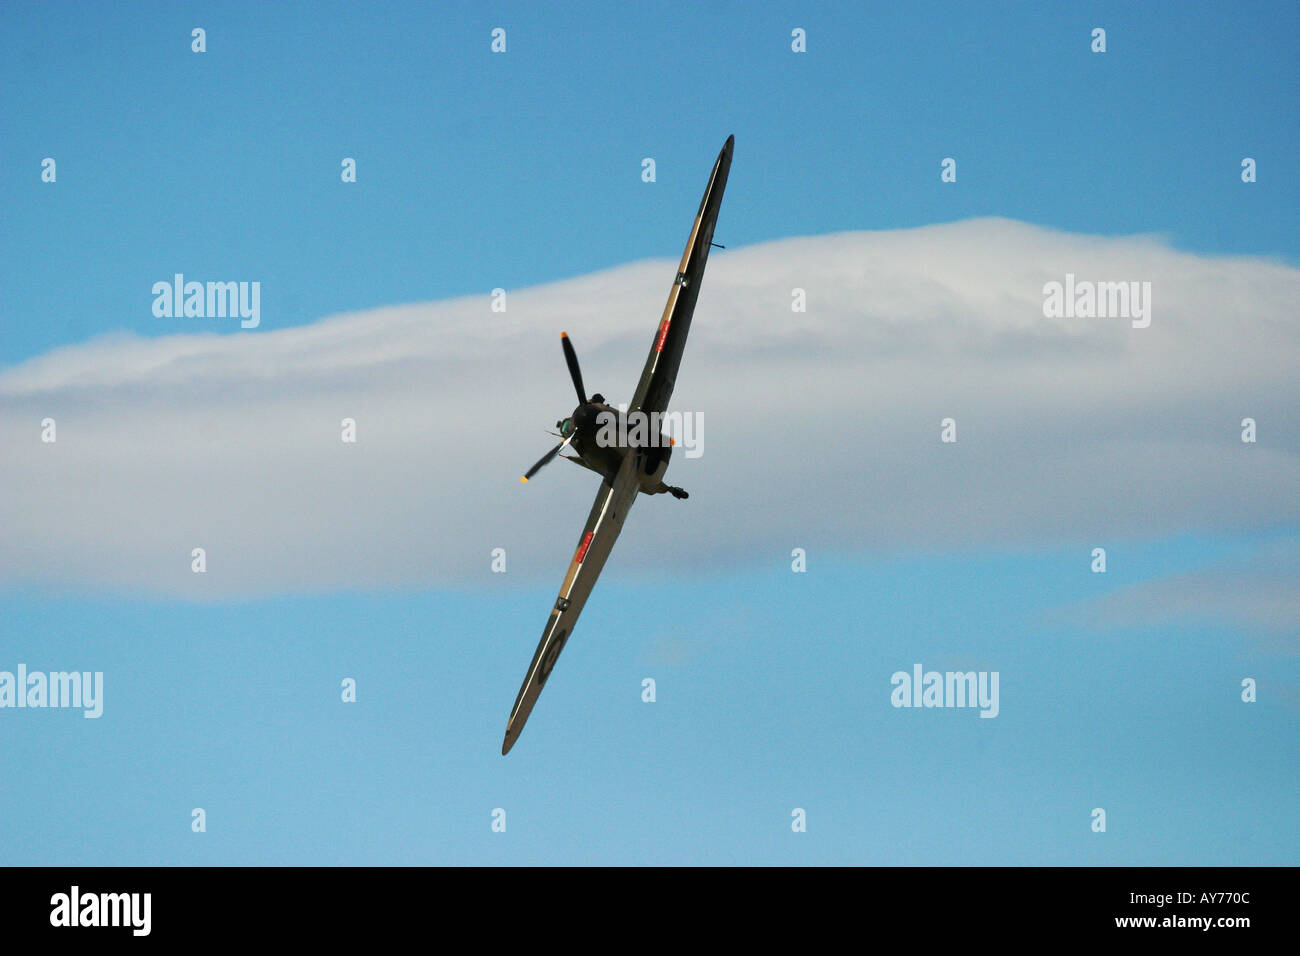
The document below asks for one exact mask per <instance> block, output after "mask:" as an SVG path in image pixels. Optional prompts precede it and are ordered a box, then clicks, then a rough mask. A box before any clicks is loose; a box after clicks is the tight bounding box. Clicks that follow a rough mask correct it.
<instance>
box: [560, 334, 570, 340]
mask: <svg viewBox="0 0 1300 956" xmlns="http://www.w3.org/2000/svg"><path fill="white" fill-rule="evenodd" d="M568 337H569V333H568V332H561V333H560V338H562V339H567V338H568Z"/></svg>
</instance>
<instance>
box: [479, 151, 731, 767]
mask: <svg viewBox="0 0 1300 956" xmlns="http://www.w3.org/2000/svg"><path fill="white" fill-rule="evenodd" d="M734 141H735V137H734V136H728V137H727V142H726V143H725V144H724V145H723V147H722V152H721V153H719V154H718V161H717V162H716V163H714V164H713V173H712V175H710V176H709V185H708V187H707V188H706V189H705V190H704V198H703V199H701V200H700V208H699V211H698V212H697V213H696V214H695V222H694V224H693V225H692V226H691V235H690V238H689V239H687V241H686V251H685V252H683V253H682V262H681V266H680V267H679V268H678V271H677V278H676V279H675V280H674V281H673V286H672V289H671V290H670V291H669V293H668V304H667V305H666V306H665V307H664V314H663V317H662V318H661V319H660V320H659V327H658V328H657V329H656V330H655V337H654V342H653V343H652V344H651V346H650V356H649V358H647V359H646V363H645V369H644V370H643V371H642V372H641V381H639V382H638V383H637V386H636V392H635V394H634V395H633V396H632V403H631V404H630V405H629V406H628V410H627V413H626V414H627V417H628V418H630V419H634V420H635V419H638V418H639V419H640V420H641V421H642V422H644V421H645V420H647V419H649V420H650V421H657V419H656V418H651V417H650V416H651V413H659V414H662V413H663V412H664V411H666V409H667V406H668V399H669V398H671V397H672V394H673V384H674V383H675V382H676V379H677V369H678V367H679V366H680V365H681V362H682V351H683V350H684V349H685V348H686V335H687V333H689V332H690V330H691V316H692V315H693V314H694V312H695V300H696V299H697V298H698V297H699V294H700V282H701V281H702V280H703V279H704V266H705V263H707V262H708V260H709V248H710V247H711V246H712V245H713V227H714V226H715V225H716V224H717V221H718V210H719V208H721V206H722V192H723V190H724V189H726V187H727V173H728V172H729V171H730V169H731V149H732V145H733V143H734ZM560 344H561V345H562V346H563V347H564V360H565V362H567V363H568V366H569V375H570V376H571V377H572V378H573V387H574V388H575V389H576V390H577V392H578V407H577V408H575V409H574V410H573V414H572V415H570V416H569V417H568V418H566V419H563V420H562V421H559V422H557V423H556V427H558V428H559V430H560V437H561V439H562V440H561V441H560V443H559V444H558V445H556V446H555V447H554V448H552V449H551V450H550V451H548V452H547V453H546V454H545V455H544V456H542V459H541V460H540V461H538V462H537V464H535V465H533V467H532V468H530V469H528V473H527V474H525V475H524V477H523V479H522V480H523V481H527V480H528V479H529V478H531V477H533V475H535V474H537V472H538V471H540V470H541V469H542V467H543V466H545V465H547V464H549V463H550V461H551V460H552V459H554V458H555V457H557V456H559V457H562V458H568V456H564V455H560V452H561V451H562V450H563V449H564V448H565V447H568V448H571V449H572V450H573V451H574V452H576V453H577V457H576V458H568V460H569V461H572V462H575V463H576V464H579V465H582V466H583V467H585V468H589V469H591V470H592V471H594V472H596V473H597V474H598V475H600V476H601V485H600V490H599V491H598V492H596V501H595V502H594V503H593V504H592V506H591V514H590V515H588V516H587V524H586V526H585V527H583V529H582V534H581V535H580V536H579V538H578V549H577V551H575V552H574V555H573V561H572V562H570V564H569V571H568V573H567V574H565V576H564V583H563V584H561V585H560V596H559V598H558V599H557V600H556V602H555V607H554V608H553V609H552V610H551V616H550V618H549V619H548V620H547V622H546V629H545V630H544V631H542V639H541V641H540V642H539V643H538V645H537V652H536V653H534V654H533V662H532V663H531V664H530V665H528V674H527V676H526V677H524V683H523V686H522V687H520V688H519V696H518V697H516V698H515V706H514V709H513V710H511V711H510V720H509V721H508V722H507V723H506V739H505V742H504V743H503V744H502V745H501V753H502V754H507V753H509V752H510V748H511V747H513V746H514V745H515V741H516V740H518V739H519V734H520V733H521V732H522V731H523V729H524V723H525V722H526V721H527V720H528V715H529V714H531V713H532V712H533V706H534V705H535V704H536V703H537V697H538V695H540V694H541V692H542V688H543V687H545V686H546V680H547V678H548V677H550V676H551V670H552V669H553V668H554V667H555V661H556V660H557V659H558V658H559V656H560V651H562V650H564V643H565V641H567V640H568V639H569V635H570V634H572V633H573V627H574V625H575V624H576V623H577V621H578V615H579V614H581V613H582V607H583V605H584V604H586V603H587V598H588V597H589V596H590V595H591V589H592V588H593V587H594V586H595V584H596V578H597V577H599V576H600V571H601V568H603V567H604V566H605V559H606V558H608V557H609V553H610V551H611V550H613V547H614V542H615V541H616V540H617V539H618V533H619V532H620V531H622V530H623V521H624V519H626V518H627V513H628V510H629V509H630V508H631V507H632V503H633V502H634V501H635V500H636V496H637V493H638V492H640V493H642V494H647V495H657V494H662V493H664V492H669V493H670V494H672V495H673V496H674V497H676V498H685V497H687V495H686V492H685V491H683V490H682V489H680V488H676V487H674V486H672V485H666V484H664V480H663V478H664V472H665V471H666V470H667V468H668V459H669V457H670V456H671V454H672V446H671V442H670V441H669V440H668V439H667V438H663V437H662V436H659V435H653V436H651V437H652V439H653V440H645V438H644V427H641V428H638V427H637V423H636V422H635V421H633V425H632V427H627V423H626V422H620V418H621V417H622V416H623V413H621V412H619V410H618V409H616V408H612V407H610V406H609V405H607V404H605V399H604V397H603V396H601V395H599V394H597V395H592V396H591V397H590V398H588V397H587V393H586V390H585V389H584V388H583V384H582V371H581V370H580V369H579V368H578V356H577V353H576V352H574V350H573V343H572V342H571V341H570V340H569V336H568V335H567V334H566V333H564V332H561V333H560ZM620 425H621V426H622V427H620ZM612 435H620V436H629V435H630V436H638V440H636V441H628V440H624V441H622V442H621V443H620V442H619V441H611V440H610V437H611V436H612Z"/></svg>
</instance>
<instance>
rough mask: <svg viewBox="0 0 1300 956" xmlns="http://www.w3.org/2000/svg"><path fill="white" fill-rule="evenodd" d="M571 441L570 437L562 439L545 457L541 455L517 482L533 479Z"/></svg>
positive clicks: (571, 437)
mask: <svg viewBox="0 0 1300 956" xmlns="http://www.w3.org/2000/svg"><path fill="white" fill-rule="evenodd" d="M571 441H573V436H572V435H570V436H569V437H568V438H566V439H564V441H562V442H560V443H559V444H558V445H556V446H555V447H554V448H552V449H551V450H550V451H548V452H547V453H546V454H545V455H543V456H542V457H541V458H539V459H538V461H537V464H535V465H533V467H531V468H529V469H528V471H527V472H526V473H525V474H524V476H523V477H522V478H520V479H519V480H520V481H527V480H528V479H529V478H531V477H533V475H535V474H537V473H538V472H539V471H541V470H542V469H543V468H545V467H546V466H547V465H549V464H550V463H551V459H552V458H554V457H555V456H556V455H558V454H559V453H560V452H561V451H563V450H564V446H565V445H567V444H568V443H569V442H571Z"/></svg>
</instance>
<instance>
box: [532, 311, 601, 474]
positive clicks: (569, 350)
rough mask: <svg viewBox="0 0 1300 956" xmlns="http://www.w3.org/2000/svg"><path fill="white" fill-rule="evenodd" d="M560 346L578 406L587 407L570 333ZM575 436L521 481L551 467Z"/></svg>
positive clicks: (542, 459) (542, 458)
mask: <svg viewBox="0 0 1300 956" xmlns="http://www.w3.org/2000/svg"><path fill="white" fill-rule="evenodd" d="M560 345H561V346H563V348H564V362H565V364H566V365H568V366H569V377H570V378H572V379H573V387H574V389H575V390H576V391H577V393H578V404H579V405H586V404H587V392H586V390H585V389H584V388H583V387H582V369H581V368H579V367H578V353H577V352H575V351H574V350H573V343H572V342H570V341H569V333H568V332H561V333H560ZM575 434H577V432H576V430H575V431H572V432H570V433H569V437H568V438H566V439H564V441H562V442H560V443H559V444H558V445H556V446H555V447H554V448H552V449H551V450H550V451H548V452H547V453H546V454H545V455H543V456H542V457H541V458H540V459H538V461H537V464H535V465H533V467H531V468H529V469H528V471H526V472H525V473H524V476H523V477H522V478H520V479H519V480H520V481H527V480H528V479H529V478H531V477H533V475H535V474H537V473H538V472H539V471H541V470H542V469H543V468H545V467H546V466H547V465H549V464H550V463H551V459H553V458H554V457H555V456H556V455H558V454H559V453H560V452H561V451H563V450H564V446H565V445H567V444H569V442H571V441H573V436H574V435H575Z"/></svg>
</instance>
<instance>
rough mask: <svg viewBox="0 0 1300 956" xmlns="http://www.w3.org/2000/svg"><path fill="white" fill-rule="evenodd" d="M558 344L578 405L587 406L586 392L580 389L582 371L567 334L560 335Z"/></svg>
mask: <svg viewBox="0 0 1300 956" xmlns="http://www.w3.org/2000/svg"><path fill="white" fill-rule="evenodd" d="M560 344H561V345H562V346H564V361H565V362H566V363H568V366H569V377H570V378H572V379H573V387H574V388H576V389H577V390H578V404H579V405H586V404H587V392H586V390H585V389H584V388H583V387H582V369H580V368H578V353H577V352H575V351H574V350H573V343H572V342H570V341H569V333H568V332H561V333H560Z"/></svg>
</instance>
